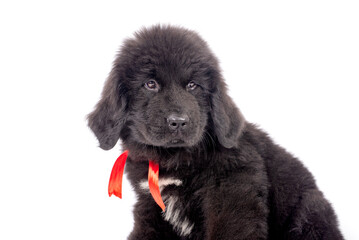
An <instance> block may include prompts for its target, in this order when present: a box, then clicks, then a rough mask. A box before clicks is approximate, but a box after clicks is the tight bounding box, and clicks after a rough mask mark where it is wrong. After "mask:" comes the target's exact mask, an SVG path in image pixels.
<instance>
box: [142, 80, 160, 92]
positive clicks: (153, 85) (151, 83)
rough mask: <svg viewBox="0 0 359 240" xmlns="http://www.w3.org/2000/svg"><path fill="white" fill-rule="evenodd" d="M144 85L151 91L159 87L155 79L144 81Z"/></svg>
mask: <svg viewBox="0 0 359 240" xmlns="http://www.w3.org/2000/svg"><path fill="white" fill-rule="evenodd" d="M145 87H146V88H147V89H148V90H151V91H158V89H159V86H158V83H157V82H156V81H155V80H150V81H148V82H146V83H145Z"/></svg>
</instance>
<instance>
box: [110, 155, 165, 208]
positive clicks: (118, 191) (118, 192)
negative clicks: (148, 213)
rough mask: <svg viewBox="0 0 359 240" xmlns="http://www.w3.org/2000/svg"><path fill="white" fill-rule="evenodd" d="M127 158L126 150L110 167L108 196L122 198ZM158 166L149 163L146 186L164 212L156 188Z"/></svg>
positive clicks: (157, 187)
mask: <svg viewBox="0 0 359 240" xmlns="http://www.w3.org/2000/svg"><path fill="white" fill-rule="evenodd" d="M127 157H128V150H126V151H125V152H123V153H122V154H121V155H120V156H119V157H118V158H117V160H116V162H115V164H114V165H113V167H112V172H111V176H110V182H109V184H108V195H109V196H110V197H111V195H112V194H114V195H115V196H117V197H119V198H122V177H123V171H124V169H125V163H126V159H127ZM158 176H159V165H158V163H155V162H154V161H152V160H150V161H149V166H148V186H149V188H150V192H151V195H152V197H153V199H154V200H155V202H156V203H157V204H158V206H160V207H161V209H162V211H165V208H166V207H165V204H164V203H163V200H162V197H161V192H160V188H159V186H158Z"/></svg>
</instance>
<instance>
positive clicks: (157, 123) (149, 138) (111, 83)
mask: <svg viewBox="0 0 359 240" xmlns="http://www.w3.org/2000/svg"><path fill="white" fill-rule="evenodd" d="M150 81H152V82H150ZM149 82H150V83H149ZM189 82H193V83H194V84H195V87H194V89H191V88H190V87H189V86H193V84H192V85H188V83H189ZM146 83H148V84H146ZM156 83H157V84H156ZM154 84H155V85H154ZM153 86H155V87H153ZM151 87H153V89H152V88H151ZM171 114H176V115H178V116H184V115H187V116H188V119H189V120H188V122H186V125H185V127H183V129H177V130H173V129H171V128H169V126H168V120H167V119H168V117H169V116H170V115H171ZM88 122H89V126H90V128H91V129H92V130H93V132H94V133H95V135H96V136H97V138H98V140H99V142H100V147H101V148H103V149H105V150H107V149H111V148H112V147H114V145H115V144H116V142H117V141H118V139H121V140H122V143H123V148H124V149H128V150H129V153H130V154H129V159H128V160H127V165H126V173H127V176H128V178H129V179H130V181H131V183H132V185H133V186H134V188H135V191H136V193H137V197H138V201H137V203H136V206H135V210H134V218H135V227H134V229H133V232H132V233H131V235H130V236H129V239H131V240H134V239H136V240H144V239H198V240H199V239H201V240H203V239H211V240H213V239H218V240H226V239H228V240H235V239H327V240H328V239H343V237H342V235H341V233H340V231H339V229H338V226H337V220H336V216H335V213H334V211H333V209H332V207H331V206H330V204H329V203H328V201H327V200H325V198H324V197H323V194H322V193H321V192H320V191H319V190H318V188H317V186H316V184H315V181H314V179H313V176H312V175H311V174H310V173H309V172H308V170H307V169H306V168H305V167H304V166H303V164H302V163H301V162H300V161H298V160H297V159H296V158H294V157H293V156H292V155H291V154H289V153H288V152H286V151H285V150H284V149H283V148H281V147H280V146H278V145H276V144H275V143H273V142H272V140H271V139H270V138H269V137H268V136H267V134H265V133H264V132H263V131H261V130H260V129H258V128H257V127H256V126H254V125H253V124H250V123H248V122H246V121H245V119H244V118H243V116H242V115H241V113H240V111H239V110H238V109H237V107H236V106H235V105H234V103H233V102H232V100H231V99H230V97H229V96H228V95H227V94H226V86H225V83H224V81H223V78H222V75H221V72H220V69H219V65H218V61H217V59H216V57H215V56H214V55H213V54H212V53H211V51H210V50H209V48H208V46H207V44H206V43H205V42H204V41H203V40H202V39H201V38H200V37H199V36H198V35H197V34H196V33H195V32H193V31H189V30H185V29H182V28H178V27H171V26H154V27H152V28H149V29H142V30H141V31H140V32H138V33H136V34H135V37H134V38H131V39H128V40H127V41H125V43H124V45H123V46H122V48H121V51H120V52H119V54H118V56H117V59H116V60H115V62H114V65H113V69H112V71H111V73H110V76H109V78H108V80H107V82H106V84H105V87H104V90H103V93H102V99H101V100H100V102H99V103H98V104H97V105H96V108H95V110H94V111H93V112H92V113H91V114H90V115H89V117H88ZM149 159H152V160H155V161H157V162H158V163H159V165H160V179H161V178H167V177H171V178H175V179H180V180H181V181H182V185H180V186H176V185H168V186H166V187H165V188H164V189H163V190H162V191H161V194H162V196H166V197H167V198H168V197H172V198H175V199H176V201H174V203H176V204H175V206H174V208H173V210H174V209H175V210H178V211H177V215H176V216H175V218H174V219H176V220H178V221H179V223H181V224H182V225H181V226H185V223H186V222H185V221H184V219H186V220H187V221H188V223H190V224H192V225H193V227H192V228H189V227H188V226H189V225H188V226H187V227H188V228H183V229H185V230H186V229H187V230H188V229H190V233H188V232H187V233H183V232H182V233H181V231H180V230H181V229H179V228H178V227H176V225H174V224H173V223H172V222H171V221H167V220H165V217H164V216H163V215H162V213H161V209H160V208H159V207H158V206H157V205H156V203H155V202H154V200H153V199H152V197H151V195H150V193H149V192H148V191H145V190H143V189H142V188H141V187H140V185H139V182H140V181H145V180H146V179H147V171H148V160H149ZM192 225H191V226H192Z"/></svg>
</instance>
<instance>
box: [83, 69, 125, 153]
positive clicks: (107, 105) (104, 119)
mask: <svg viewBox="0 0 359 240" xmlns="http://www.w3.org/2000/svg"><path fill="white" fill-rule="evenodd" d="M125 92H126V90H125V89H123V84H121V79H120V76H119V73H118V70H117V69H116V66H114V67H113V69H112V71H111V73H110V75H109V77H108V79H107V81H106V83H105V86H104V88H103V91H102V97H101V99H100V101H99V102H98V103H97V105H96V107H95V110H94V111H93V112H92V113H90V114H89V115H88V126H89V127H90V128H91V130H92V131H93V132H94V133H95V135H96V137H97V139H98V141H99V143H100V147H101V148H102V149H104V150H109V149H111V148H113V147H114V146H115V145H116V143H117V141H118V139H119V138H120V132H121V130H122V128H123V126H124V124H125V122H126V110H125V108H126V104H127V100H126V99H125V94H124V93H125Z"/></svg>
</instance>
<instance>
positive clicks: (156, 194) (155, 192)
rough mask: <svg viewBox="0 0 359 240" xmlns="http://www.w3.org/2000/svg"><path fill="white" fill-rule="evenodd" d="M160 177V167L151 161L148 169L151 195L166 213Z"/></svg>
mask: <svg viewBox="0 0 359 240" xmlns="http://www.w3.org/2000/svg"><path fill="white" fill-rule="evenodd" d="M158 175H159V165H158V164H157V163H155V162H153V161H152V160H150V161H149V167H148V186H149V188H150V192H151V195H152V197H153V199H154V200H155V202H156V203H157V204H158V206H160V208H161V209H162V211H165V209H166V207H165V204H164V203H163V200H162V197H161V192H160V188H159V186H158Z"/></svg>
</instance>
